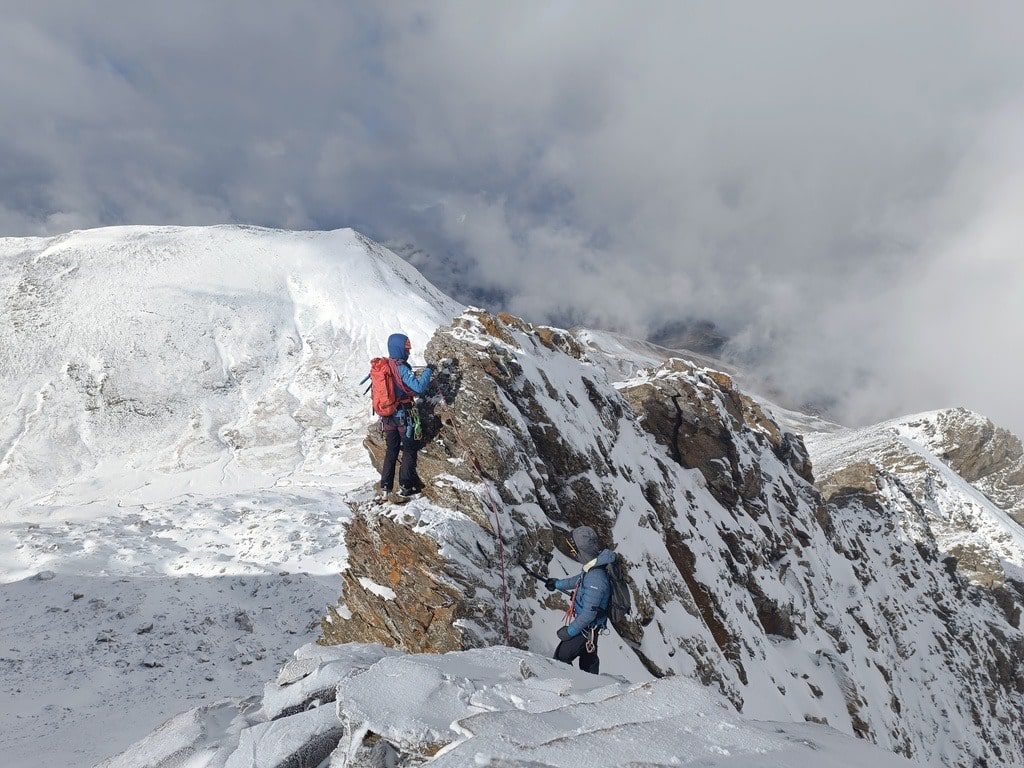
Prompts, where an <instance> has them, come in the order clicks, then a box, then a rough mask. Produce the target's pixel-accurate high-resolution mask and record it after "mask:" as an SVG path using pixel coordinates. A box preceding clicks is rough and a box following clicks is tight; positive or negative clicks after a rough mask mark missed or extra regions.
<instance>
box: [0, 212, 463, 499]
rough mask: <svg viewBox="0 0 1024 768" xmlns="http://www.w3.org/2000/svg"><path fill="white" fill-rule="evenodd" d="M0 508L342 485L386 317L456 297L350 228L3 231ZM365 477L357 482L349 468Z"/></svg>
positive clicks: (425, 328)
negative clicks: (12, 234) (311, 481)
mask: <svg viewBox="0 0 1024 768" xmlns="http://www.w3.org/2000/svg"><path fill="white" fill-rule="evenodd" d="M0 295H2V296H3V320H4V322H3V325H2V326H0V350H2V352H0V354H2V357H0V398H2V404H3V412H2V413H3V426H2V427H0V478H2V479H3V481H4V483H3V487H2V490H0V504H2V505H3V508H6V509H8V510H10V509H11V508H12V507H15V508H21V507H25V506H29V505H32V504H38V503H45V504H48V505H64V504H84V503H94V502H109V501H111V500H115V501H118V502H120V503H133V502H146V501H151V500H156V499H163V498H170V497H173V496H175V495H177V494H180V493H182V492H184V491H186V490H189V489H196V488H197V487H198V488H202V487H216V488H219V489H224V488H228V487H230V488H237V489H242V488H251V487H260V486H264V485H267V484H273V483H277V482H278V481H279V480H280V479H281V478H283V477H290V478H293V480H294V481H296V482H301V481H302V479H303V478H304V477H307V476H311V477H314V478H316V480H317V481H318V482H337V483H340V484H342V485H344V484H346V483H347V482H348V478H349V475H350V473H351V471H352V470H353V468H356V467H359V466H361V464H362V462H361V461H360V459H361V458H362V457H361V456H360V455H358V453H357V452H355V451H353V446H358V444H359V440H360V439H361V433H362V430H363V427H364V425H365V420H366V419H365V418H364V417H365V415H366V413H367V408H366V401H365V399H364V398H362V397H360V394H361V393H360V391H359V389H358V387H357V386H355V385H354V384H353V381H355V382H358V380H359V379H361V378H362V377H363V376H364V375H365V370H366V361H367V359H369V357H370V356H372V355H374V354H378V353H379V351H380V350H381V349H383V345H384V343H385V341H386V337H387V334H388V332H389V329H392V328H403V329H405V332H406V333H408V334H409V335H410V337H411V338H412V339H413V341H414V343H415V344H416V346H417V347H418V349H419V351H420V352H421V353H422V349H423V347H424V345H425V344H426V342H427V341H428V340H429V338H430V335H431V334H432V333H433V331H434V329H435V328H436V327H437V326H438V325H439V324H443V323H445V322H446V321H447V320H449V319H450V318H451V317H452V316H453V315H455V314H457V313H458V311H459V309H460V308H459V307H458V305H456V304H455V303H454V302H453V301H451V300H450V299H448V298H447V297H446V296H444V295H443V294H441V293H440V292H439V291H437V290H436V289H434V288H433V287H432V286H431V285H429V284H428V283H427V282H426V281H424V280H423V278H422V277H421V276H420V275H419V273H417V272H416V271H415V270H414V269H413V268H412V267H410V266H409V265H407V264H406V263H405V262H403V261H402V260H401V259H399V258H397V257H396V256H395V255H394V254H392V253H390V252H389V251H386V250H385V249H383V248H381V247H380V246H377V245H375V244H373V243H371V242H370V241H368V240H366V239H365V238H363V237H361V236H360V235H358V234H357V233H355V232H353V231H351V230H340V231H337V232H330V233H306V232H275V231H269V230H262V229H254V228H238V227H211V228H191V229H186V228H174V227H172V228H150V227H119V228H113V229H100V230H93V231H89V232H77V233H72V234H70V235H65V236H61V237H54V238H44V239H36V238H28V239H25V238H5V239H2V240H0ZM360 479H361V478H360Z"/></svg>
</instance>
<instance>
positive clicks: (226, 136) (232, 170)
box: [0, 0, 1024, 433]
mask: <svg viewBox="0 0 1024 768" xmlns="http://www.w3.org/2000/svg"><path fill="white" fill-rule="evenodd" d="M35 6H40V7H35ZM102 8H103V12H102V13H99V12H97V11H96V10H95V9H86V8H84V7H80V6H79V5H76V4H73V3H68V4H65V5H61V4H45V6H42V4H32V6H30V5H29V4H25V5H24V7H21V8H17V9H13V10H7V11H6V12H5V23H4V24H3V25H2V26H0V73H2V74H0V103H2V104H3V105H4V107H3V110H2V111H0V233H2V234H7V235H24V234H45V233H54V232H61V231H66V230H68V229H73V228H81V227H88V226H100V225H108V224H122V223H146V224H168V223H175V224H206V223H221V222H240V223H253V224H261V225H267V226H280V227H290V228H315V229H329V228H334V227H339V226H353V227H355V228H357V229H360V230H362V231H364V232H366V233H367V234H368V235H370V236H372V237H374V238H376V239H379V240H384V241H387V242H389V243H391V244H393V245H394V246H395V247H398V248H402V249H403V251H404V252H406V253H407V254H408V255H409V258H410V259H411V260H412V261H413V263H415V264H417V266H419V267H420V268H421V269H422V270H423V271H424V273H425V274H426V275H427V277H428V278H430V279H431V280H433V281H434V282H435V283H437V284H438V285H439V286H440V287H441V288H443V289H445V290H447V291H449V292H450V293H451V294H452V295H454V296H455V297H456V298H459V299H461V300H463V301H467V302H476V303H487V304H489V305H493V306H500V307H502V308H506V309H509V310H511V311H513V312H516V313H519V314H522V315H524V316H526V317H527V318H529V319H531V320H535V321H553V322H559V323H578V324H584V325H590V326H595V327H604V328H611V329H616V330H621V331H624V332H627V333H631V334H634V335H638V336H645V335H647V334H650V333H652V332H654V331H656V330H657V329H658V328H660V327H662V326H664V325H665V324H666V323H670V322H673V321H678V320H708V321H711V322H714V323H715V324H716V325H717V327H718V328H719V329H720V330H721V331H722V332H723V333H724V334H725V335H726V336H727V337H728V338H729V342H728V344H727V346H726V352H725V353H726V355H727V356H728V357H729V358H730V360H732V361H734V362H737V363H739V364H741V365H744V366H747V367H750V368H752V369H754V370H756V371H757V372H759V373H760V374H761V375H763V376H765V377H767V378H769V379H771V381H772V382H773V383H774V384H775V385H776V386H777V387H778V388H779V389H781V390H783V391H784V392H786V393H787V395H789V398H790V399H791V400H793V401H796V402H813V403H820V404H825V405H827V407H828V410H829V413H830V414H832V415H834V416H835V417H836V418H838V419H840V420H842V421H844V422H845V423H850V424H861V423H868V422H873V421H877V420H880V419H883V418H887V417H891V416H896V415H900V414H903V413H909V412H916V411H921V410H926V409H932V408H939V407H946V406H952V405H965V406H967V407H970V408H973V409H975V410H978V411H981V412H982V413H985V414H986V415H988V416H989V417H991V418H992V419H993V420H995V421H996V422H997V423H1001V424H1003V425H1005V426H1008V427H1010V428H1012V429H1014V430H1015V431H1016V432H1018V433H1024V404H1022V403H1021V398H1020V397H1019V395H1018V390H1019V389H1020V386H1021V383H1022V380H1024V363H1021V362H1020V355H1019V353H1018V352H1017V348H1018V347H1019V346H1020V343H1019V339H1020V336H1021V333H1020V325H1021V320H1022V319H1024V309H1022V308H1021V307H1022V306H1024V303H1022V300H1024V259H1022V258H1021V251H1022V247H1024V223H1022V221H1021V216H1020V213H1019V212H1020V211H1021V210H1022V205H1024V138H1022V137H1024V50H1022V48H1024V47H1022V46H1021V45H1020V42H1019V30H1020V29H1022V28H1024V6H1021V4H1019V3H987V4H985V5H977V4H971V5H968V4H964V3H954V2H945V1H943V0H940V1H939V2H908V3H900V4H892V3H882V2H867V3H859V4H856V5H855V6H852V7H846V6H842V7H841V6H836V5H833V4H822V3H813V2H784V3H773V4H765V3H753V2H743V3H717V4H697V3H633V4H628V5H627V4H623V3H600V2H586V3H583V2H578V3H571V2H561V3H519V4H515V5H507V6H504V5H498V4H493V5H492V4H481V3H436V4H435V3H430V4H426V3H424V4H411V5H408V4H407V5H402V6H401V7H399V6H397V5H383V4H382V7H378V6H376V5H374V4H345V5H344V6H339V5H335V4H328V3H319V2H317V3H295V4H289V5H287V6H281V7H265V6H253V5H251V4H244V3H235V4H232V3H222V4H216V5H210V4H207V3H199V2H182V3H176V4H173V6H172V5H167V6H166V7H161V6H151V7H146V8H143V7H140V6H139V4H132V3H122V4H117V3H107V4H104V5H103V6H102ZM413 246H415V248H417V249H419V250H418V251H417V252H415V253H412V247H413Z"/></svg>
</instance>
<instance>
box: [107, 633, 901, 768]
mask: <svg viewBox="0 0 1024 768" xmlns="http://www.w3.org/2000/svg"><path fill="white" fill-rule="evenodd" d="M374 657H376V658H377V659H378V660H377V661H376V662H374V663H372V664H369V666H367V662H368V661H370V660H371V659H372V658H374ZM302 658H303V659H304V660H305V661H306V662H315V663H316V664H318V665H319V666H318V668H317V669H314V670H311V671H310V673H309V676H312V677H316V678H319V679H321V680H323V681H326V680H329V679H333V680H334V683H335V686H336V688H337V694H336V702H335V703H334V704H333V705H326V704H319V705H316V706H313V707H311V708H310V709H307V710H304V711H302V712H297V713H293V714H289V715H279V716H277V717H275V718H273V719H265V718H264V719H260V717H253V716H252V715H248V716H247V715H244V714H237V715H236V716H235V717H234V719H228V718H226V717H222V718H221V721H220V722H219V724H218V725H219V728H220V730H219V731H215V730H214V728H213V723H212V720H211V718H210V717H209V715H208V713H206V712H204V711H199V710H196V711H193V712H190V713H186V714H185V715H182V716H180V717H178V718H175V719H173V720H171V721H170V722H168V723H167V724H166V725H165V726H163V727H162V728H161V729H160V730H159V731H158V732H156V733H154V734H153V735H151V736H150V737H149V738H148V739H145V740H143V741H142V742H139V743H138V744H136V745H134V746H133V747H131V748H130V749H129V750H128V751H126V752H125V753H124V754H122V755H121V756H119V757H118V758H116V759H115V760H114V761H111V762H109V763H108V764H106V765H105V766H104V768H115V766H117V767H118V768H120V767H121V766H134V767H135V768H142V766H148V767H150V768H199V766H202V768H277V767H279V766H295V767H296V768H302V767H308V768H314V767H315V766H320V765H326V764H329V765H330V766H331V767H332V768H371V767H376V768H380V767H381V766H411V765H421V764H428V765H437V766H453V767H455V766H459V767H460V768H461V767H463V766H474V765H490V766H552V767H554V766H559V767H561V766H565V767H566V768H577V767H578V766H581V765H587V766H591V765H592V766H609V767H610V766H624V765H666V766H669V765H694V764H695V765H703V766H723V768H724V766H736V765H751V766H753V765H756V766H759V767H760V768H796V767H797V766H803V765H810V764H813V765H818V766H827V767H829V768H854V767H855V766H863V765H868V764H870V765H872V766H875V767H876V768H903V767H909V766H911V765H913V764H912V763H910V762H908V761H905V760H903V759H902V758H899V757H897V756H895V755H892V754H888V753H886V752H884V751H883V750H880V749H877V748H875V747H872V746H871V745H869V744H866V743H864V742H863V741H856V740H854V739H851V738H849V737H846V736H843V735H841V734H838V733H836V732H835V731H832V730H830V729H828V728H824V727H821V726H815V725H803V724H795V723H788V724H784V723H770V722H757V721H752V720H749V719H747V718H745V717H744V716H743V715H740V714H738V713H736V711H735V709H734V708H733V707H732V705H731V704H730V703H729V702H728V701H726V700H725V699H723V698H722V697H720V696H718V695H716V694H715V693H714V692H712V691H710V690H709V689H707V688H705V687H703V686H701V685H699V684H698V683H696V682H695V681H693V680H688V679H685V678H667V679H664V680H652V681H648V682H645V683H627V682H624V681H621V680H619V679H616V678H613V677H608V676H596V675H588V674H585V673H583V672H580V671H579V670H577V669H573V668H571V667H569V666H566V665H564V664H561V663H559V662H556V661H553V660H551V659H548V658H544V657H540V656H536V655H533V654H530V653H528V652H525V651H519V650H515V649H511V648H488V649H479V650H472V651H465V652H452V653H448V654H444V655H429V654H422V655H405V654H395V653H390V654H387V653H385V652H383V650H382V649H381V648H380V647H379V646H374V647H361V646H350V647H348V648H347V649H346V653H344V654H339V655H336V656H333V657H326V656H321V657H319V658H317V657H314V656H310V655H306V656H304V657H302ZM304 666H305V665H304ZM291 668H292V670H293V671H294V669H295V666H294V665H292V666H291ZM272 709H273V707H268V702H267V701H266V699H265V700H264V702H263V707H262V709H261V710H259V711H260V712H262V713H264V714H266V713H267V712H268V711H271V710H272ZM204 718H205V719H204Z"/></svg>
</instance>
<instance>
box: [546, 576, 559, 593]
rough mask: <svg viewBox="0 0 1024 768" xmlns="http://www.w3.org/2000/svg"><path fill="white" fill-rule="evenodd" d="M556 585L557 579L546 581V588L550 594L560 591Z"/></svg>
mask: <svg viewBox="0 0 1024 768" xmlns="http://www.w3.org/2000/svg"><path fill="white" fill-rule="evenodd" d="M556 583H557V582H556V580H555V579H545V581H544V586H545V587H547V588H548V592H554V591H555V590H556V589H558V587H556V586H555V584H556Z"/></svg>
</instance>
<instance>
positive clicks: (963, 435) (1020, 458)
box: [906, 408, 1024, 525]
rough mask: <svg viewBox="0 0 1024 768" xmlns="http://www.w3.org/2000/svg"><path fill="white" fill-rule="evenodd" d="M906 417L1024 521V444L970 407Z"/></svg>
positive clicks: (955, 468) (922, 437)
mask: <svg viewBox="0 0 1024 768" xmlns="http://www.w3.org/2000/svg"><path fill="white" fill-rule="evenodd" d="M930 416H931V418H929V417H928V416H925V417H921V418H918V419H913V418H912V419H908V420H906V423H907V426H908V427H909V428H911V429H914V430H916V432H917V437H918V439H919V440H920V441H921V442H922V443H924V444H926V445H928V447H929V448H931V449H932V450H933V451H935V453H936V455H937V456H938V457H939V458H940V459H942V460H943V461H945V462H946V463H947V464H949V466H950V468H952V470H953V471H954V472H956V473H957V474H958V475H960V477H962V478H963V479H964V480H966V481H967V482H969V483H971V484H972V485H973V486H975V487H976V488H978V489H979V490H980V491H981V492H982V493H984V494H985V495H986V496H988V498H990V499H991V500H992V501H993V502H995V503H996V504H997V505H998V506H999V507H1000V508H1001V509H1004V510H1006V511H1007V512H1008V513H1009V514H1010V516H1011V517H1013V519H1014V520H1016V521H1017V522H1018V523H1020V524H1021V525H1024V446H1021V441H1020V438H1018V437H1017V436H1016V435H1014V434H1013V433H1012V432H1009V431H1007V430H1005V429H1003V428H1001V427H997V426H996V425H995V424H993V423H992V422H991V421H990V420H988V419H986V418H985V417H984V416H979V415H978V414H976V413H972V412H971V411H968V410H967V409H966V408H952V409H950V410H948V411H938V412H936V413H934V414H931V415H930Z"/></svg>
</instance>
